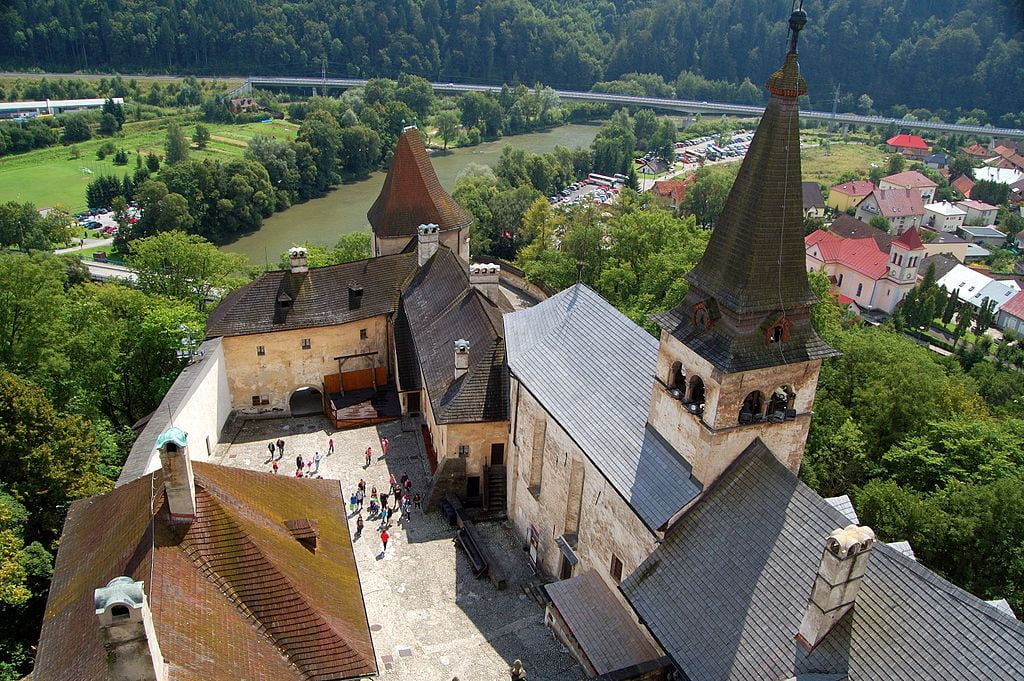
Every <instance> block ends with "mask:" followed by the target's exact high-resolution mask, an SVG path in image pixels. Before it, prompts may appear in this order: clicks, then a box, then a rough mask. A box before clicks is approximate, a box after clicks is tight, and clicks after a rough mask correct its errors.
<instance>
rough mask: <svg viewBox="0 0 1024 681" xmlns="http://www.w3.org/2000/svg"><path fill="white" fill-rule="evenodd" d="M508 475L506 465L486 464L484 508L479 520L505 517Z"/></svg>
mask: <svg viewBox="0 0 1024 681" xmlns="http://www.w3.org/2000/svg"><path fill="white" fill-rule="evenodd" d="M506 478H507V475H506V472H505V467H504V466H484V509H483V513H481V514H480V516H479V517H478V520H501V519H503V518H504V517H505V495H506V486H507V484H508V482H507V479H506Z"/></svg>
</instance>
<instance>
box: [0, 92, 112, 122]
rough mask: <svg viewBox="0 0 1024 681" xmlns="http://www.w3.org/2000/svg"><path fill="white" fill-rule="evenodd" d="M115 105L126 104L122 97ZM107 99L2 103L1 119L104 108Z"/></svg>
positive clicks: (0, 109) (0, 108)
mask: <svg viewBox="0 0 1024 681" xmlns="http://www.w3.org/2000/svg"><path fill="white" fill-rule="evenodd" d="M112 99H113V100H114V104H124V99H123V98H121V97H113V98H112ZM106 101H107V100H106V99H43V100H39V101H35V102H0V118H21V117H24V116H28V117H33V116H39V115H41V114H49V115H51V116H52V115H56V114H62V113H69V112H71V111H87V110H89V109H100V108H103V104H104V103H105V102H106Z"/></svg>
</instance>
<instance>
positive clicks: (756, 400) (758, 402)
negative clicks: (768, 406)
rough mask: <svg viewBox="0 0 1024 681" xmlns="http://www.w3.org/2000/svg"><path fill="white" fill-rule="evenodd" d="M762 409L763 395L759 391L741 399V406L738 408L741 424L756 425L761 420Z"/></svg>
mask: <svg viewBox="0 0 1024 681" xmlns="http://www.w3.org/2000/svg"><path fill="white" fill-rule="evenodd" d="M763 408H764V395H762V394H761V391H760V390H755V391H754V392H752V393H750V394H749V395H747V396H746V397H745V398H744V399H743V406H742V407H740V418H739V422H740V423H741V424H747V423H758V422H760V421H761V420H762V415H761V411H762V409H763Z"/></svg>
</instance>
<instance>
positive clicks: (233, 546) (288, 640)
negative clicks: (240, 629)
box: [180, 480, 368, 681]
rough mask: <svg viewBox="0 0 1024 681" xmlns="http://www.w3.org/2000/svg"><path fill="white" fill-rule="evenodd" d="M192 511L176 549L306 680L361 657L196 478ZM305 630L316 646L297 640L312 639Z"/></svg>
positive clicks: (329, 674)
mask: <svg viewBox="0 0 1024 681" xmlns="http://www.w3.org/2000/svg"><path fill="white" fill-rule="evenodd" d="M196 511H197V512H196V519H195V520H194V521H193V523H192V525H191V526H190V527H189V529H188V531H187V532H186V533H185V536H184V537H183V538H182V541H181V544H180V548H181V549H182V551H183V552H184V553H185V554H186V555H187V556H188V557H189V559H191V560H192V562H193V563H195V565H196V567H197V568H198V569H199V570H200V572H202V573H203V575H204V576H205V577H206V578H207V579H208V580H210V582H212V583H213V584H214V585H216V586H217V587H218V588H219V589H220V590H221V591H222V592H223V593H224V595H225V597H226V598H227V599H228V600H229V601H231V602H232V603H234V604H235V606H236V607H237V608H238V609H239V610H240V611H241V613H242V614H243V615H244V616H245V617H246V618H249V619H250V620H251V621H252V624H253V626H254V627H255V628H256V629H257V630H258V631H259V632H260V633H262V634H264V635H265V636H266V637H267V638H268V639H269V640H270V641H271V642H272V643H273V645H274V646H275V647H276V648H278V649H279V651H280V652H281V653H282V654H283V655H284V656H285V657H286V658H287V659H288V660H289V662H291V663H292V664H294V665H295V666H296V667H297V668H298V669H299V670H301V671H302V673H303V675H304V676H305V677H306V678H307V679H310V680H311V681H328V680H329V679H334V678H338V675H339V674H346V673H347V667H346V662H342V659H344V660H346V661H347V660H351V659H352V658H354V657H362V656H361V655H360V653H359V652H358V651H356V650H355V649H354V648H353V647H352V646H350V645H349V643H348V642H347V641H346V640H345V639H344V638H343V637H342V636H341V635H340V634H339V633H338V632H337V631H336V630H335V628H334V627H333V626H331V624H330V622H328V620H327V619H326V618H325V617H324V616H323V615H322V614H321V613H320V612H319V611H318V610H317V609H316V608H314V607H313V606H312V605H311V604H310V603H309V602H308V601H307V600H306V599H305V598H304V597H303V595H302V593H301V592H300V591H299V590H298V589H296V588H295V586H294V585H293V584H292V583H291V581H290V580H289V579H288V577H287V576H285V574H284V573H283V572H281V570H280V569H279V568H278V567H277V566H276V565H275V564H274V562H273V561H272V560H270V558H269V557H268V556H267V555H266V554H265V553H264V552H263V551H262V550H261V549H260V548H259V546H258V544H257V543H256V541H255V540H254V539H253V538H252V537H251V536H250V535H249V534H248V533H247V532H246V531H245V530H244V529H243V527H242V525H241V524H240V523H239V522H238V521H237V520H236V519H235V518H234V517H233V516H234V514H233V513H232V512H231V511H230V510H229V509H227V508H225V506H224V505H223V504H222V503H221V501H220V500H219V499H218V498H217V496H216V495H214V494H213V493H212V492H210V491H209V490H207V489H206V486H205V484H204V483H203V482H202V481H200V480H196ZM305 632H315V633H314V634H313V636H315V637H316V638H317V639H319V640H318V641H316V642H315V643H316V645H303V641H302V640H301V639H303V638H306V637H310V634H307V633H305ZM311 642H313V641H307V643H311ZM367 664H368V663H367Z"/></svg>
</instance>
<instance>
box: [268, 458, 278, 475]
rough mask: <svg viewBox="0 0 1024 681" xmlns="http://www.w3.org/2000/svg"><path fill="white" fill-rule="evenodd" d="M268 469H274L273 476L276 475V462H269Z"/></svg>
mask: <svg viewBox="0 0 1024 681" xmlns="http://www.w3.org/2000/svg"><path fill="white" fill-rule="evenodd" d="M270 467H271V468H273V469H274V475H277V462H276V461H271V462H270Z"/></svg>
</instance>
